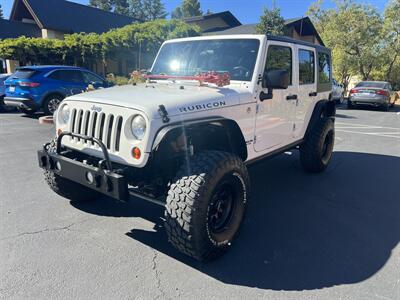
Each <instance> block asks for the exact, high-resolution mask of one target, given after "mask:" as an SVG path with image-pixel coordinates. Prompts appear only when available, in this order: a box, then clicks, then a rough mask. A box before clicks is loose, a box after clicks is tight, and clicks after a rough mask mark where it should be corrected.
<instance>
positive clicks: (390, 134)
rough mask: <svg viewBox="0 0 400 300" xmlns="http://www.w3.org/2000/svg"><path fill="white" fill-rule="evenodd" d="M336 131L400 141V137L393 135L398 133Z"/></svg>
mask: <svg viewBox="0 0 400 300" xmlns="http://www.w3.org/2000/svg"><path fill="white" fill-rule="evenodd" d="M336 131H339V132H346V133H358V134H365V135H372V136H382V137H389V138H395V139H400V135H399V136H396V135H392V134H396V132H390V133H385V132H384V133H381V132H360V131H354V130H342V129H337V130H336Z"/></svg>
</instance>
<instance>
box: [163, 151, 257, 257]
mask: <svg viewBox="0 0 400 300" xmlns="http://www.w3.org/2000/svg"><path fill="white" fill-rule="evenodd" d="M249 185H250V179H249V175H248V172H247V168H246V166H245V165H244V163H243V161H242V160H241V159H240V158H239V157H238V156H236V155H233V154H230V153H226V152H221V151H205V152H201V153H199V154H196V155H195V156H194V157H192V159H190V160H189V162H187V163H185V164H183V166H182V168H181V169H180V171H178V173H177V176H176V178H175V180H173V183H172V185H171V187H170V189H169V192H168V196H167V203H166V211H165V229H166V232H167V235H168V239H169V241H170V242H171V243H172V245H173V246H174V247H175V248H177V249H178V250H179V251H181V252H182V253H184V254H186V255H188V256H191V257H193V258H195V259H197V260H199V261H209V260H212V259H214V258H216V257H218V256H220V255H222V254H223V253H225V252H226V250H227V249H228V248H229V246H230V245H231V243H232V241H233V240H234V239H235V237H236V236H237V234H238V232H239V228H240V225H241V223H242V220H243V218H244V214H245V209H246V205H247V202H248V198H249V191H250V190H249Z"/></svg>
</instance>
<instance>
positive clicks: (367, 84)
mask: <svg viewBox="0 0 400 300" xmlns="http://www.w3.org/2000/svg"><path fill="white" fill-rule="evenodd" d="M385 85H386V82H374V81H363V82H360V83H358V84H357V85H356V87H375V88H381V89H382V88H384V87H385Z"/></svg>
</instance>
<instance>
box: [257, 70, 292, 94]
mask: <svg viewBox="0 0 400 300" xmlns="http://www.w3.org/2000/svg"><path fill="white" fill-rule="evenodd" d="M262 85H263V87H264V88H268V89H278V90H285V89H287V88H288V86H289V72H288V71H286V70H270V71H267V72H266V73H265V74H264V78H263V84H262Z"/></svg>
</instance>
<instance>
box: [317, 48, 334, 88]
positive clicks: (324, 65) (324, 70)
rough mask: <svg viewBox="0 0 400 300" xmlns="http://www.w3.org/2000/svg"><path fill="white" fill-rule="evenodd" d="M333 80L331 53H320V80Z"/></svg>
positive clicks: (325, 81) (324, 81) (326, 81)
mask: <svg viewBox="0 0 400 300" xmlns="http://www.w3.org/2000/svg"><path fill="white" fill-rule="evenodd" d="M330 80H331V63H330V58H329V55H328V54H326V53H318V82H319V83H329V82H330ZM335 84H337V83H336V82H335Z"/></svg>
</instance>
